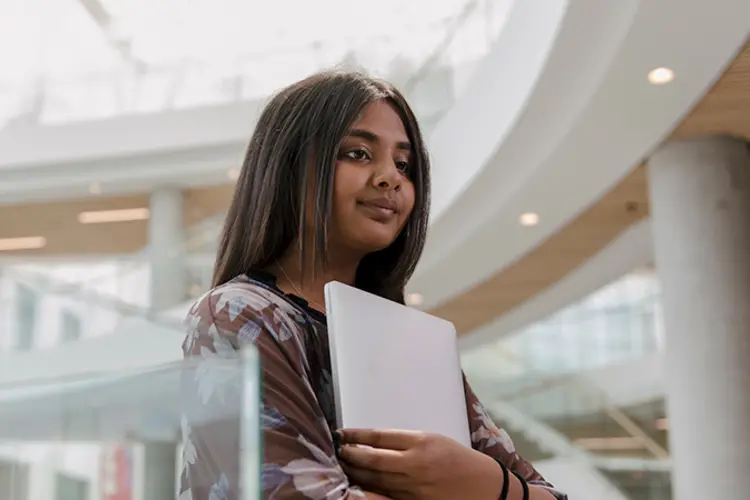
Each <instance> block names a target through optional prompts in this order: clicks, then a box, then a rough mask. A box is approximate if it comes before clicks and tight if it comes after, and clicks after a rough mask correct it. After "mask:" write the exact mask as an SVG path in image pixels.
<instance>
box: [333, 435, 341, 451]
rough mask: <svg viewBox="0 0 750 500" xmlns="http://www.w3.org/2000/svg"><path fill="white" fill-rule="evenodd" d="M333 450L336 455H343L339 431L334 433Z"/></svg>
mask: <svg viewBox="0 0 750 500" xmlns="http://www.w3.org/2000/svg"><path fill="white" fill-rule="evenodd" d="M333 449H334V451H335V452H336V455H340V454H341V433H340V432H339V431H333Z"/></svg>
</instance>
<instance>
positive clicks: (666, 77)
mask: <svg viewBox="0 0 750 500" xmlns="http://www.w3.org/2000/svg"><path fill="white" fill-rule="evenodd" d="M672 80H674V71H672V70H671V69H669V68H655V69H652V70H651V71H649V72H648V81H649V82H651V83H652V84H654V85H664V84H665V83H669V82H671V81H672Z"/></svg>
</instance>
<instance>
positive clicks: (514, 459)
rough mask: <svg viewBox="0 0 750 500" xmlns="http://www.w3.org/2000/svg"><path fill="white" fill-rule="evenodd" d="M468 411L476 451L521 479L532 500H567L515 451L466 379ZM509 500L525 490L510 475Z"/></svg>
mask: <svg viewBox="0 0 750 500" xmlns="http://www.w3.org/2000/svg"><path fill="white" fill-rule="evenodd" d="M464 390H465V392H466V407H467V409H468V412H469V426H470V429H471V441H472V446H473V447H474V449H475V450H477V451H481V452H482V453H485V454H487V455H489V456H491V457H492V458H494V459H495V460H497V461H498V462H500V463H502V464H503V465H504V466H505V467H507V468H508V470H509V471H513V472H515V473H516V474H518V475H519V476H521V477H522V478H523V479H524V481H526V482H527V483H528V485H529V499H530V500H567V498H568V496H567V495H566V494H565V493H562V492H560V491H557V490H556V489H554V487H553V486H552V485H551V484H549V483H548V482H547V481H545V479H544V477H542V475H541V474H539V472H537V470H536V469H535V468H534V466H532V465H531V464H530V463H529V462H527V461H526V460H524V459H523V458H521V456H520V455H519V454H518V453H516V448H515V446H514V444H513V441H512V440H511V438H510V436H508V433H507V432H505V430H503V429H501V428H499V427H498V426H497V425H496V424H495V423H494V422H493V421H492V419H491V418H490V416H489V414H488V413H487V410H486V409H485V408H484V406H483V405H482V403H481V402H480V401H479V399H478V398H477V396H476V394H474V391H473V390H472V388H471V386H470V385H469V383H468V381H466V378H465V377H464ZM509 477H510V489H509V492H508V499H509V500H521V499H522V498H523V487H522V485H521V481H520V480H519V479H518V478H517V477H515V475H514V474H510V475H509Z"/></svg>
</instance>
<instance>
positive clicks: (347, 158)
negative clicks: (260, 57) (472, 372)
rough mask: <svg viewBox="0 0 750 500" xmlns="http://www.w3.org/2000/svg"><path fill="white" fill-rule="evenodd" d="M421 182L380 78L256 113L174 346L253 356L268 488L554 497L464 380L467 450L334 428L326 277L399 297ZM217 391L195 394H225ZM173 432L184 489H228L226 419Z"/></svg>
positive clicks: (342, 493) (317, 81) (233, 481)
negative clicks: (257, 364) (251, 349)
mask: <svg viewBox="0 0 750 500" xmlns="http://www.w3.org/2000/svg"><path fill="white" fill-rule="evenodd" d="M457 147H458V146H457ZM429 184H430V175H429V159H428V155H427V151H426V150H425V147H424V143H423V140H422V136H421V133H420V130H419V126H418V124H417V120H416V119H415V117H414V114H413V112H412V110H411V109H410V108H409V106H408V104H407V103H406V101H405V99H404V97H403V96H402V95H401V94H400V93H399V92H398V91H397V90H396V89H394V88H393V87H392V86H391V85H389V84H387V83H385V82H382V81H379V80H374V79H371V78H368V77H366V76H364V75H361V74H356V73H344V72H327V73H322V74H318V75H315V76H312V77H310V78H307V79H305V80H303V81H301V82H298V83H296V84H294V85H292V86H290V87H288V88H286V89H284V90H282V91H281V92H280V93H279V94H278V95H276V96H275V97H274V98H273V99H272V100H271V101H270V103H269V104H268V106H267V107H266V108H265V110H264V111H263V113H262V115H261V117H260V120H259V122H258V124H257V127H256V129H255V133H254V134H253V137H252V139H251V141H250V145H249V148H248V151H247V155H246V157H245V161H244V165H243V168H242V173H241V175H240V177H239V179H238V181H237V189H236V191H235V194H234V199H233V200H232V205H231V208H230V209H229V214H228V216H227V220H226V225H225V227H224V233H223V236H222V240H221V244H220V246H219V252H218V257H217V261H216V268H215V272H214V289H213V290H211V291H210V292H209V293H208V294H206V295H205V296H204V297H203V298H201V299H199V301H198V302H197V303H196V304H195V305H194V306H193V308H192V310H191V312H190V314H189V317H188V324H189V325H191V326H190V331H189V332H188V336H187V339H186V340H185V344H184V346H183V347H184V350H185V355H186V356H188V357H204V358H206V357H207V358H216V357H223V358H232V357H235V356H237V353H238V350H239V349H240V348H242V347H243V346H245V345H250V344H252V345H255V346H256V348H257V350H258V352H259V353H260V359H261V364H262V376H263V415H262V424H263V439H264V446H263V455H264V456H263V477H262V483H263V484H262V488H263V491H264V497H265V498H276V499H297V498H299V499H314V500H323V499H328V500H334V499H348V498H368V499H383V498H394V499H402V498H403V499H426V500H427V499H429V500H438V499H447V500H457V499H467V500H485V499H486V500H497V499H499V498H507V499H510V500H521V499H523V498H529V499H531V500H554V499H557V500H560V499H563V498H565V496H564V495H563V494H561V493H559V492H556V491H555V490H554V489H552V487H551V486H550V485H549V484H547V483H546V482H545V481H544V479H543V478H542V477H541V476H540V475H539V474H538V473H537V472H536V471H535V470H534V468H533V467H532V466H531V465H530V464H529V463H528V462H526V461H524V460H523V459H522V458H521V457H519V456H518V454H516V452H515V450H514V447H513V443H512V442H511V440H510V438H509V437H508V435H507V434H506V433H505V432H504V431H502V430H500V429H498V428H497V427H496V426H495V424H494V423H493V422H492V421H491V420H490V418H489V417H488V415H487V412H486V411H485V410H484V408H483V407H482V405H481V404H480V403H479V401H478V400H477V398H476V396H475V395H474V393H473V392H472V390H471V388H470V387H469V386H468V384H467V385H466V399H467V400H466V402H467V408H468V411H469V420H470V422H471V436H472V441H473V448H474V449H468V448H465V447H463V446H461V445H459V444H457V443H455V442H453V441H451V440H449V439H447V438H442V437H439V436H434V435H429V434H425V433H418V432H400V431H388V430H379V429H373V430H353V429H336V428H335V418H334V404H333V394H332V387H331V363H330V359H329V355H328V337H327V332H326V318H325V315H324V312H323V311H325V308H324V306H323V304H324V298H323V286H324V285H325V283H327V282H328V281H331V280H337V281H340V282H343V283H349V284H352V285H354V286H357V287H359V288H361V289H363V290H367V291H368V292H371V293H374V294H377V295H380V296H382V297H385V298H388V299H390V300H393V301H396V302H399V303H403V301H404V286H405V284H406V282H407V280H408V279H409V277H410V276H411V274H412V272H413V270H414V268H415V266H416V264H417V260H418V259H419V256H420V253H421V252H422V248H423V246H424V241H425V234H426V231H427V215H428V209H429ZM415 369H418V368H417V367H416V365H415ZM214 389H215V388H214ZM217 393H218V392H217V391H215V390H214V391H213V392H208V393H206V392H204V393H203V394H202V396H203V397H202V398H201V404H203V405H218V404H222V398H220V397H214V396H212V395H214V394H217ZM184 438H185V450H186V451H185V454H184V458H185V460H184V462H185V467H184V470H183V473H182V480H181V481H182V485H181V490H180V492H181V495H182V496H181V497H180V498H184V499H190V498H192V499H193V500H209V499H210V500H214V499H216V500H223V499H237V498H238V492H237V489H238V483H239V474H240V472H239V458H238V457H239V456H240V450H239V444H238V443H239V426H238V425H237V423H236V422H234V423H232V422H219V423H214V424H210V425H209V424H206V425H201V426H197V425H196V426H195V427H193V428H191V427H190V426H189V425H186V426H185V429H184ZM334 443H336V444H334ZM358 444H360V445H367V446H364V447H363V446H354V445H358Z"/></svg>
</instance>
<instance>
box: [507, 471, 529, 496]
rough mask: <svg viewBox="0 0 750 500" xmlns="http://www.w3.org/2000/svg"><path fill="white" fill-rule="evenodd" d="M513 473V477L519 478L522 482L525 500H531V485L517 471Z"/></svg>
mask: <svg viewBox="0 0 750 500" xmlns="http://www.w3.org/2000/svg"><path fill="white" fill-rule="evenodd" d="M511 472H513V475H514V476H516V477H517V478H518V480H519V481H520V482H521V487H522V488H523V500H529V483H527V482H526V480H525V479H524V478H522V477H521V476H519V475H518V473H517V472H516V471H511Z"/></svg>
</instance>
